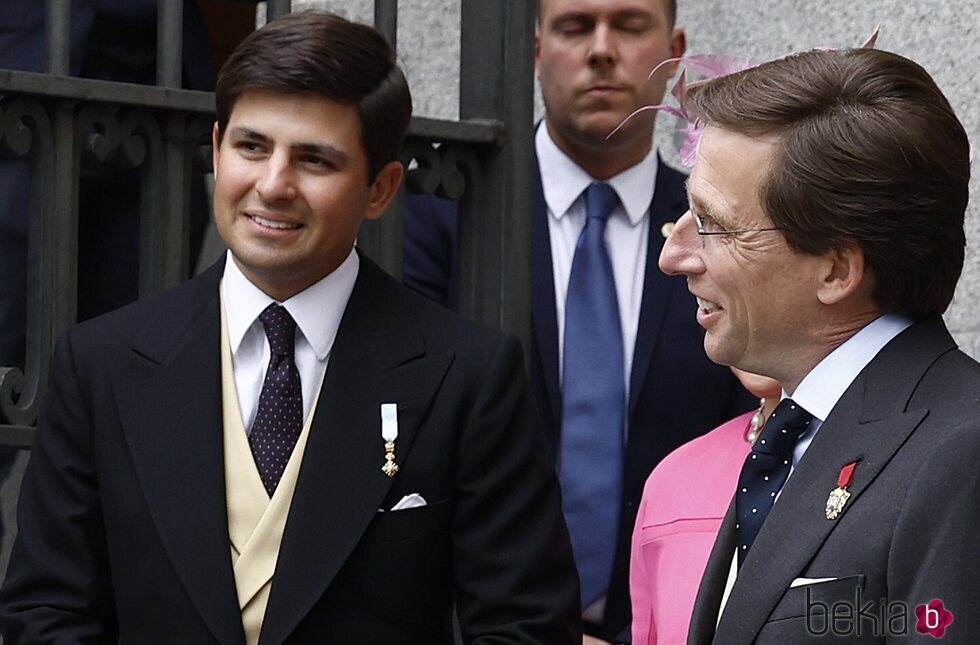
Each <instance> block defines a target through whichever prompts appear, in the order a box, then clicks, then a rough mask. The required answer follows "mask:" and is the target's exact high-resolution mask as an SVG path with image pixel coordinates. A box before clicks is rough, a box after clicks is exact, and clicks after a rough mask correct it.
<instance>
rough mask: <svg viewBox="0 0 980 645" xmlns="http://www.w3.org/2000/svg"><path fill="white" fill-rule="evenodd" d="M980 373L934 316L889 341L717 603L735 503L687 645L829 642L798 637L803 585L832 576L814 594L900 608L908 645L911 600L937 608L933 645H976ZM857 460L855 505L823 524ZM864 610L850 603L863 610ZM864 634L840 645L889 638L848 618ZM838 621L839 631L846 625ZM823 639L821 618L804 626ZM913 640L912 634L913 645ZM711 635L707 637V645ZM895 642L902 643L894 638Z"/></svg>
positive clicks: (979, 625)
mask: <svg viewBox="0 0 980 645" xmlns="http://www.w3.org/2000/svg"><path fill="white" fill-rule="evenodd" d="M978 397H980V367H978V366H977V364H976V363H975V362H974V361H972V360H971V359H969V358H968V357H967V356H965V355H964V354H963V353H962V352H960V351H959V350H957V349H956V343H955V342H954V341H953V339H952V338H951V337H950V335H949V333H948V332H947V330H946V327H945V325H944V324H943V323H942V321H941V320H940V319H938V318H934V319H931V320H927V321H925V322H922V323H919V324H916V325H914V326H912V327H910V328H909V329H907V330H906V331H904V332H903V333H902V334H900V335H899V336H898V337H896V338H895V339H894V340H892V342H891V343H889V344H888V345H887V346H886V347H885V348H884V349H883V350H882V351H881V353H880V354H879V355H878V356H877V357H876V358H875V359H874V360H873V361H872V362H871V363H870V364H869V365H868V366H867V368H865V370H864V371H863V372H862V373H861V375H860V376H858V378H857V380H855V381H854V383H852V384H851V386H850V387H849V388H848V390H847V391H846V392H845V394H844V396H843V397H842V398H841V399H840V401H839V402H838V404H837V406H836V407H835V408H834V410H833V412H832V413H831V414H830V416H829V417H828V418H827V420H826V421H825V422H824V424H823V425H822V426H821V427H820V430H819V432H817V434H816V436H815V437H814V440H813V443H812V444H811V445H810V447H809V448H808V449H807V451H806V453H805V455H804V457H803V459H802V460H801V461H800V463H799V467H798V468H797V469H796V471H795V472H794V473H793V474H792V475H791V476H790V478H789V479H788V480H787V481H786V484H785V485H784V486H783V489H782V492H781V493H780V497H779V500H778V502H777V503H776V505H775V506H773V508H772V511H771V512H770V513H769V516H768V517H767V518H766V521H765V524H763V526H762V530H761V531H760V533H759V535H758V537H757V538H756V539H755V542H754V543H753V545H752V548H751V551H750V552H749V556H748V557H747V558H746V560H745V563H744V564H743V566H742V568H741V570H740V572H739V576H738V578H737V582H736V583H735V586H734V587H733V589H732V592H731V596H730V597H729V599H728V602H727V605H726V606H725V611H724V613H723V615H722V618H721V623H720V624H718V627H717V632H716V630H715V622H716V618H717V615H718V612H717V610H718V606H719V602H720V600H721V595H722V592H723V590H724V587H725V581H726V579H727V577H728V571H729V566H730V564H731V561H732V555H733V554H734V552H735V519H734V513H733V510H732V509H731V508H730V509H729V513H728V514H727V516H726V517H725V520H724V523H723V524H722V527H721V530H720V532H719V536H718V540H717V541H716V542H715V546H714V549H713V550H712V553H711V557H710V559H709V561H708V565H707V568H706V570H705V574H704V578H703V579H702V582H701V588H700V591H699V592H698V599H697V603H696V605H695V608H694V615H693V617H692V620H691V632H690V635H689V640H688V642H689V643H691V644H698V645H700V644H704V643H711V642H714V643H719V644H722V643H723V644H724V645H748V644H749V643H756V644H758V645H762V644H770V643H771V644H772V645H784V644H786V643H804V642H810V640H813V641H814V642H821V643H822V642H828V638H824V639H820V640H817V639H811V638H810V637H809V636H808V634H807V620H806V617H805V613H806V609H807V608H806V600H807V597H806V593H807V587H805V586H804V587H795V588H792V589H790V588H789V586H790V583H791V582H792V581H793V580H794V579H795V578H798V577H806V578H831V577H833V578H838V580H835V581H832V582H826V583H822V584H817V585H814V586H812V587H810V599H811V602H818V601H819V602H822V603H825V604H826V605H827V606H832V605H833V603H835V602H838V601H844V602H847V603H849V604H852V605H853V604H854V601H855V594H856V593H858V592H857V590H858V589H860V593H861V598H862V599H863V600H862V602H861V603H860V604H864V603H867V602H871V603H873V607H872V608H871V611H873V612H875V613H877V612H878V611H880V607H879V600H880V599H881V598H886V599H887V600H888V601H889V602H891V601H903V602H905V603H906V604H907V606H908V612H909V621H908V623H907V625H908V629H909V632H910V634H911V636H910V637H909V638H908V641H909V642H932V637H931V636H926V635H922V634H918V633H917V632H916V630H915V626H916V617H915V614H914V613H912V612H913V611H914V608H915V606H916V605H919V604H922V603H928V602H929V601H931V600H933V599H936V598H939V599H943V600H944V602H945V606H946V608H947V609H948V610H949V611H951V612H952V613H953V616H954V622H953V623H952V625H951V626H950V627H949V628H948V630H947V632H946V633H945V635H944V636H943V639H942V643H944V644H945V643H975V642H977V634H980V595H978V594H977V591H976V589H977V581H978V580H980V566H978V562H980V560H978V558H977V554H978V547H977V536H978V535H980V514H978V513H977V509H976V507H975V506H974V500H976V499H977V497H978V495H980V469H978V468H977V459H978V456H980V401H978ZM857 459H860V462H859V463H858V465H857V467H856V469H855V471H854V482H853V485H852V486H851V488H850V489H849V490H850V493H851V498H850V499H849V500H848V502H847V504H846V505H845V506H844V510H843V512H842V514H841V515H840V517H839V518H838V519H836V520H833V521H831V520H828V519H827V518H826V515H825V512H824V505H825V503H826V500H827V495H828V494H829V493H830V491H831V490H832V489H833V488H834V487H835V486H836V480H837V475H838V472H839V471H840V469H841V467H842V466H843V465H845V464H846V463H849V462H851V461H855V460H857ZM860 604H859V605H858V606H860ZM859 622H860V623H861V628H862V634H861V636H858V635H856V634H854V633H851V634H850V635H848V636H846V637H845V638H844V639H842V640H840V641H835V640H834V639H829V640H830V641H831V642H847V643H884V642H889V643H891V642H894V641H892V640H891V639H885V638H884V637H882V636H881V634H882V633H884V624H882V623H881V622H879V625H881V627H880V628H879V630H880V631H879V633H878V634H875V633H874V630H873V623H872V622H871V621H870V620H861V619H859V618H857V617H855V621H854V624H855V625H857V623H859ZM843 624H844V623H840V625H843ZM811 626H812V627H813V628H815V629H816V631H822V630H824V629H825V628H828V627H829V626H825V623H824V622H823V617H822V616H820V617H811ZM916 637H918V638H917V639H916ZM712 639H714V640H712ZM898 642H906V640H905V639H901V640H900V641H898Z"/></svg>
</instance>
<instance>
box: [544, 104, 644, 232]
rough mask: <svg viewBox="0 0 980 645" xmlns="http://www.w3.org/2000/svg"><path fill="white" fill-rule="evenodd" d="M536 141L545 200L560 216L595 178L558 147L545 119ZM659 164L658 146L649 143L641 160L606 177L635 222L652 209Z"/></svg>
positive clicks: (627, 213) (559, 216)
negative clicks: (612, 175)
mask: <svg viewBox="0 0 980 645" xmlns="http://www.w3.org/2000/svg"><path fill="white" fill-rule="evenodd" d="M534 145H535V151H536V152H537V154H538V169H539V170H540V172H541V187H542V189H543V190H544V201H545V203H546V204H547V205H548V210H550V211H551V213H552V215H553V216H554V217H555V218H556V219H561V218H562V217H564V216H565V214H566V213H567V212H568V209H570V208H571V207H572V205H573V204H574V203H575V201H576V200H578V198H579V197H580V196H581V195H582V191H584V190H585V189H586V188H588V187H589V184H591V183H592V182H594V181H596V180H595V179H593V178H592V176H591V175H589V173H587V172H585V170H583V169H582V167H581V166H579V165H578V164H577V163H575V162H574V161H572V159H571V157H569V156H568V155H566V154H565V153H564V152H563V151H562V150H561V148H559V147H558V144H556V143H555V141H554V139H552V138H551V134H550V133H549V132H548V128H547V126H546V125H545V123H544V122H542V123H541V124H540V125H539V126H538V131H537V133H535V136H534ZM658 165H659V159H658V156H657V151H656V148H654V147H653V146H650V152H648V153H647V156H645V157H644V158H643V159H642V160H641V161H640V162H639V163H638V164H636V165H634V166H631V167H629V168H627V169H626V170H624V171H623V172H621V173H619V174H618V175H615V176H614V177H611V178H609V179H607V180H606V183H607V184H609V185H610V186H612V187H613V189H614V190H615V191H616V194H617V195H618V196H619V201H620V203H622V205H623V208H624V209H625V211H626V216H627V217H628V218H629V220H630V223H631V224H633V225H634V226H635V225H636V224H637V223H638V222H639V221H640V220H641V219H643V216H644V215H646V214H647V212H648V211H649V210H650V202H652V201H653V187H654V184H655V183H656V180H657V167H658Z"/></svg>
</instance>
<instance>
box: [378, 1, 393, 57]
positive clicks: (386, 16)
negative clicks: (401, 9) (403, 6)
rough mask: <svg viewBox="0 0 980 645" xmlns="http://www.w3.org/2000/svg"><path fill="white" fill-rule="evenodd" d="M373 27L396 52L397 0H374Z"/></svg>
mask: <svg viewBox="0 0 980 645" xmlns="http://www.w3.org/2000/svg"><path fill="white" fill-rule="evenodd" d="M374 26H375V27H376V28H377V29H378V31H380V32H381V33H382V34H384V37H385V38H386V39H387V40H388V44H390V45H391V48H392V49H394V50H395V51H398V47H397V45H398V0H374Z"/></svg>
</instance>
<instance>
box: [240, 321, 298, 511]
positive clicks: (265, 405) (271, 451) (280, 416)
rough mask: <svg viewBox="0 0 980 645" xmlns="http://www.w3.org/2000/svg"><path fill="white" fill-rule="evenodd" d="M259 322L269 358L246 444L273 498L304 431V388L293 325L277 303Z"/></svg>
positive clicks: (267, 490) (294, 322) (294, 323)
mask: <svg viewBox="0 0 980 645" xmlns="http://www.w3.org/2000/svg"><path fill="white" fill-rule="evenodd" d="M259 320H260V321H261V322H262V326H263V327H265V334H266V336H268V338H269V349H270V350H271V355H270V357H269V368H268V369H267V370H266V372H265V382H264V383H263V384H262V393H261V394H260V395H259V407H258V411H257V412H256V414H255V422H254V423H252V431H251V432H249V434H248V443H249V445H250V446H251V447H252V455H253V456H254V457H255V465H256V466H258V469H259V475H260V476H261V477H262V483H263V484H264V485H265V490H266V492H268V493H269V497H272V494H273V493H275V492H276V486H278V485H279V479H280V478H281V477H282V473H283V470H285V469H286V462H287V461H289V456H290V455H291V454H292V452H293V448H294V447H295V446H296V440H297V439H298V438H299V433H300V431H301V430H302V429H303V388H302V387H301V386H300V381H299V371H297V369H296V360H295V351H296V321H295V320H293V317H292V316H290V315H289V312H288V311H286V309H285V308H284V307H282V306H281V305H277V304H276V303H272V304H271V305H269V306H268V307H266V308H265V310H264V311H263V312H262V313H261V314H259Z"/></svg>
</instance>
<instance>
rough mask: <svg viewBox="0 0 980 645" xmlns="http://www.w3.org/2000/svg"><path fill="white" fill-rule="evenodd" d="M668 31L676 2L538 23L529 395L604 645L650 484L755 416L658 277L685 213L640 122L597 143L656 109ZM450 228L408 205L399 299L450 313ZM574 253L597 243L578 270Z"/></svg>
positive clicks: (589, 10) (649, 120) (673, 174)
mask: <svg viewBox="0 0 980 645" xmlns="http://www.w3.org/2000/svg"><path fill="white" fill-rule="evenodd" d="M675 17H676V2H675V1H674V0H541V2H540V3H539V6H538V29H537V40H536V48H535V63H536V69H537V76H538V81H539V82H540V85H541V93H542V96H543V98H544V104H545V115H544V121H543V122H542V123H541V124H540V125H539V126H538V128H537V131H536V134H535V138H534V150H535V168H536V170H537V176H536V178H535V182H534V186H535V188H534V190H535V195H534V210H533V212H531V213H527V217H528V220H529V222H528V225H529V226H531V230H532V242H531V243H532V249H533V254H532V260H531V262H532V275H531V280H532V283H531V285H532V291H531V298H532V302H531V307H532V320H531V328H532V336H531V340H532V346H531V349H530V351H531V362H530V368H531V372H530V373H531V384H532V389H533V391H534V394H535V398H536V400H537V403H538V409H539V410H541V413H542V417H543V419H544V422H545V429H546V431H547V434H548V437H549V439H550V441H551V443H552V446H553V449H554V451H555V455H556V459H557V461H558V467H559V472H560V476H561V481H562V493H563V503H564V510H565V516H566V518H567V520H568V523H569V530H570V531H571V535H572V545H573V547H574V549H575V556H576V562H577V564H578V567H579V574H580V576H581V578H582V604H583V607H584V608H585V618H586V621H587V625H586V630H587V631H588V632H590V633H591V634H594V635H598V636H601V637H602V638H603V639H604V640H607V641H613V640H619V639H622V640H626V639H628V638H629V625H630V600H629V593H628V577H629V575H628V571H629V553H630V536H631V535H632V531H633V521H634V519H635V517H636V509H637V508H638V505H639V502H640V496H641V494H642V492H643V484H644V482H645V481H646V478H647V476H648V475H649V474H650V471H651V470H653V467H654V466H655V465H656V464H657V463H658V462H659V461H660V460H661V459H663V458H664V457H665V456H666V455H667V454H668V453H670V452H671V451H672V450H673V449H674V448H676V447H678V446H680V445H681V444H683V443H685V442H687V441H689V440H690V439H693V438H694V437H696V436H698V435H700V434H702V433H704V432H707V431H708V430H710V429H712V428H714V427H715V426H717V425H719V424H720V423H722V422H723V421H726V420H728V419H730V418H732V417H734V416H736V415H738V414H741V413H742V412H745V411H746V410H749V409H750V408H753V407H754V406H755V401H754V400H753V399H752V398H751V397H749V396H748V394H747V393H746V392H745V391H744V390H743V389H742V387H741V386H740V385H739V383H738V381H737V380H736V379H735V378H734V377H733V376H732V375H731V372H729V371H728V370H727V369H724V368H722V367H719V366H717V365H714V364H712V363H711V361H709V360H708V359H707V357H706V356H705V355H704V350H703V349H702V347H701V342H702V332H701V330H700V329H699V328H698V326H697V324H696V323H695V321H693V320H692V319H691V316H690V312H691V311H694V310H695V308H696V306H697V305H696V303H695V302H694V299H693V298H692V297H691V295H690V294H689V293H688V292H687V289H686V288H685V284H684V281H683V280H682V279H679V278H671V277H667V276H665V275H663V274H662V273H661V272H660V271H659V270H658V269H657V262H656V260H657V257H658V256H659V254H660V249H661V247H662V246H663V243H664V235H663V233H662V231H664V230H665V228H664V227H665V225H667V226H668V227H669V225H671V224H672V223H673V222H674V221H676V220H677V219H679V218H680V217H681V215H683V214H684V211H685V210H687V201H686V199H685V194H684V179H685V177H684V175H683V174H681V173H679V172H677V171H676V170H674V169H672V168H670V167H668V166H667V165H666V164H664V163H662V162H661V160H660V158H659V156H658V155H657V151H656V150H655V149H654V147H653V131H654V113H653V112H646V113H642V114H640V115H638V116H636V117H634V118H633V119H632V120H630V121H629V122H628V123H627V124H626V125H625V126H624V127H623V128H621V129H620V130H619V131H618V132H617V133H616V134H615V135H614V136H612V137H609V134H610V133H611V132H612V131H613V130H614V129H616V127H617V126H619V125H620V124H621V123H622V122H623V121H624V120H625V119H626V118H627V117H628V116H629V115H630V114H632V113H633V112H634V111H635V110H636V109H637V108H640V107H642V106H644V105H654V104H657V103H659V102H660V101H661V99H662V97H663V94H664V88H665V85H666V83H667V78H668V76H669V74H670V72H671V71H672V67H670V66H665V67H664V68H663V69H662V70H661V71H660V72H658V73H657V74H656V75H655V76H654V77H653V78H652V79H648V76H649V74H650V70H652V69H653V68H654V67H656V66H657V65H658V64H659V63H660V62H662V61H663V60H665V59H668V58H672V57H678V56H681V55H683V54H684V49H685V35H684V31H683V29H681V28H679V27H677V26H676V24H675ZM590 187H594V188H592V189H591V190H590ZM610 189H611V192H610ZM603 192H604V193H605V195H606V196H608V197H610V198H611V202H607V203H609V210H607V211H606V212H604V213H603V215H605V220H604V221H603V222H602V223H601V224H600V223H599V222H596V223H595V224H594V225H590V226H589V227H587V226H586V221H587V220H593V219H594V218H593V215H595V214H594V213H592V212H591V209H590V207H589V203H590V201H592V202H595V203H599V202H601V201H603V200H590V197H589V195H590V194H593V193H594V194H595V195H602V194H603ZM599 217H601V216H599ZM455 221H456V214H455V205H454V204H453V203H451V202H447V201H444V200H436V199H435V198H433V197H431V196H418V197H413V196H409V200H408V209H407V212H406V215H405V247H404V249H405V254H404V258H405V264H404V277H405V282H406V284H409V285H410V286H412V287H413V288H415V289H417V290H418V291H420V292H421V293H424V294H426V295H428V296H430V297H432V298H433V299H435V300H437V301H442V302H444V303H447V304H450V305H451V304H453V302H454V290H455V275H454V274H453V272H452V266H453V264H454V262H455V260H454V256H455V247H454V242H453V240H454V235H455V233H454V231H455ZM447 230H448V231H450V232H449V233H447V232H446V231H447ZM593 230H595V232H594V233H592V231H593ZM587 238H588V239H592V240H595V241H598V242H601V244H596V245H595V246H594V247H592V249H590V252H589V253H584V254H580V253H579V251H578V248H579V247H580V246H585V244H580V240H582V241H583V242H584V241H585V240H586V239H587ZM600 247H601V248H600ZM589 267H592V268H589ZM597 312H601V315H595V314H596V313H597ZM583 410H585V411H586V412H585V413H584V414H583V413H581V411H583ZM589 410H592V411H594V413H591V414H590V413H589V412H588V411H589Z"/></svg>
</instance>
